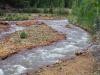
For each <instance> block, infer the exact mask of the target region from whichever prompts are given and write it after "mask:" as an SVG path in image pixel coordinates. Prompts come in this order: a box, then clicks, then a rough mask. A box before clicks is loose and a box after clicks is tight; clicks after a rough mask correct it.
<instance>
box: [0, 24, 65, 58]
mask: <svg viewBox="0 0 100 75" xmlns="http://www.w3.org/2000/svg"><path fill="white" fill-rule="evenodd" d="M22 32H25V33H27V38H24V39H21V38H20V34H21V33H22ZM64 38H65V37H64V35H62V34H59V33H58V32H55V31H54V30H53V29H52V28H50V27H48V26H47V25H39V26H36V25H33V26H31V27H29V28H28V29H26V30H23V31H18V32H15V33H12V34H11V35H10V36H9V37H8V38H6V39H5V40H4V41H2V42H1V43H0V57H1V58H4V57H7V56H9V55H11V54H13V53H16V52H19V51H21V50H23V49H24V48H33V47H38V46H44V45H49V44H51V43H53V42H55V41H58V40H62V39H64Z"/></svg>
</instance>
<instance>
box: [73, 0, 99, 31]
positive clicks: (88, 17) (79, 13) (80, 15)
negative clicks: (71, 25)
mask: <svg viewBox="0 0 100 75" xmlns="http://www.w3.org/2000/svg"><path fill="white" fill-rule="evenodd" d="M99 4H100V1H99V0H75V1H74V2H73V15H74V16H75V17H76V18H75V19H76V21H75V22H77V23H79V24H80V25H81V27H85V28H87V30H90V31H91V32H94V31H96V28H98V26H99V28H100V20H98V19H99V18H100V5H99ZM98 22H99V23H98ZM98 30H100V29H98Z"/></svg>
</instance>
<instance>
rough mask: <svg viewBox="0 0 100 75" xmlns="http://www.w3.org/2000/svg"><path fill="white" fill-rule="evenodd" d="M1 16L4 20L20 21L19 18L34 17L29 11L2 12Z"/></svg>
mask: <svg viewBox="0 0 100 75" xmlns="http://www.w3.org/2000/svg"><path fill="white" fill-rule="evenodd" d="M0 18H2V20H8V21H10V20H13V21H16V20H17V21H19V20H27V19H32V16H31V14H29V13H27V14H26V13H3V14H2V13H1V14H0Z"/></svg>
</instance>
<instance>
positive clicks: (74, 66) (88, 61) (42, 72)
mask: <svg viewBox="0 0 100 75" xmlns="http://www.w3.org/2000/svg"><path fill="white" fill-rule="evenodd" d="M93 65H94V59H93V57H92V55H91V53H89V52H87V53H83V54H82V55H80V56H76V57H75V58H72V59H70V60H64V61H61V62H59V63H55V64H53V65H48V66H45V67H43V68H40V69H39V70H38V71H35V72H34V71H33V72H30V73H28V74H27V75H93V74H92V73H93Z"/></svg>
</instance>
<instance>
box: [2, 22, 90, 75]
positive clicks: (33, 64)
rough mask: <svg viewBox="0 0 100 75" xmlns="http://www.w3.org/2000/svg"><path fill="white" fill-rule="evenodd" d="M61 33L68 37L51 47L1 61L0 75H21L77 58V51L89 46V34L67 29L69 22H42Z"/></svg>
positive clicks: (16, 27) (75, 29) (76, 29)
mask: <svg viewBox="0 0 100 75" xmlns="http://www.w3.org/2000/svg"><path fill="white" fill-rule="evenodd" d="M40 21H43V22H44V23H46V24H47V25H48V26H50V27H52V28H53V29H55V30H56V31H58V32H59V33H63V34H65V35H66V39H65V40H62V41H59V42H57V43H53V44H52V45H50V46H44V47H39V48H33V49H31V50H27V51H25V52H19V53H18V54H15V55H13V56H11V57H8V58H7V59H5V60H0V75H20V74H21V73H24V72H26V71H27V70H30V69H37V68H38V67H40V66H43V65H48V64H53V63H55V62H58V61H59V59H63V58H69V57H73V56H75V51H76V50H80V51H83V50H84V49H85V48H87V47H88V46H89V37H90V36H89V34H88V33H87V32H86V31H84V30H82V29H81V28H79V27H76V26H72V28H66V27H65V26H66V25H68V21H67V20H40ZM14 27H15V29H14V28H12V29H13V30H12V29H11V30H10V31H9V33H10V32H15V31H18V30H22V29H23V28H22V27H18V26H16V25H15V26H14Z"/></svg>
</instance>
